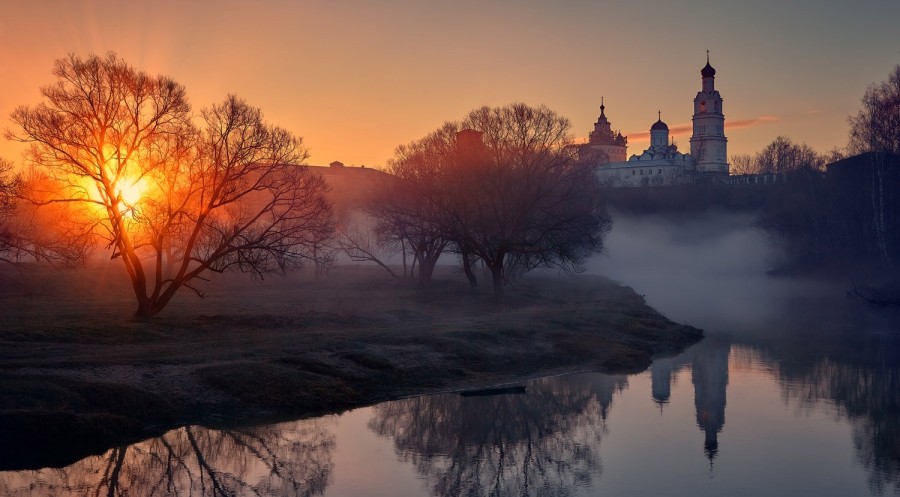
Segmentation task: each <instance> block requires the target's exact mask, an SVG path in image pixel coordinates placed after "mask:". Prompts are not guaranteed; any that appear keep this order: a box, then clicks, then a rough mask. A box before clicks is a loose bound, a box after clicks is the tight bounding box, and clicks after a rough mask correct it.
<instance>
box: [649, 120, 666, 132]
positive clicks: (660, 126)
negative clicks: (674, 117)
mask: <svg viewBox="0 0 900 497" xmlns="http://www.w3.org/2000/svg"><path fill="white" fill-rule="evenodd" d="M650 131H669V126H668V125H667V124H666V123H664V122H662V119H660V120H658V121H656V122H655V123H653V126H650Z"/></svg>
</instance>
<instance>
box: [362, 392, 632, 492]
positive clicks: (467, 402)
mask: <svg viewBox="0 0 900 497" xmlns="http://www.w3.org/2000/svg"><path fill="white" fill-rule="evenodd" d="M626 386H627V379H626V378H625V377H624V376H608V375H600V374H597V375H580V376H573V377H567V378H565V379H560V378H547V379H544V380H540V381H537V382H534V383H532V384H530V385H529V387H528V393H527V394H524V395H498V396H489V397H461V396H459V395H453V394H447V395H433V396H428V397H416V398H411V399H405V400H401V401H397V402H391V403H387V404H382V405H379V406H376V407H375V416H374V418H373V419H372V420H371V421H370V422H369V427H370V428H371V429H372V430H373V431H375V432H376V433H377V434H378V435H381V436H385V437H391V438H393V439H394V446H395V448H396V451H397V454H398V455H399V456H400V457H401V459H403V460H404V461H409V462H412V463H413V465H414V466H415V467H416V470H417V471H418V472H419V473H420V474H421V475H423V476H424V477H425V478H426V479H427V481H428V483H429V485H430V486H431V490H432V491H433V493H434V494H435V495H439V496H451V495H453V496H456V495H467V496H477V495H492V496H502V495H523V496H524V495H568V494H569V493H570V491H571V489H572V488H573V487H575V486H576V485H585V484H589V483H590V482H591V479H592V478H593V476H594V474H596V473H599V471H600V458H599V454H598V448H599V444H600V438H601V434H602V433H603V431H604V429H605V419H606V415H607V412H608V410H609V407H610V405H611V402H612V398H613V395H614V393H616V392H618V391H621V390H622V389H624V388H625V387H626Z"/></svg>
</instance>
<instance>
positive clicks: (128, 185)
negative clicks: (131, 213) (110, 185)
mask: <svg viewBox="0 0 900 497" xmlns="http://www.w3.org/2000/svg"><path fill="white" fill-rule="evenodd" d="M146 191H147V184H146V182H145V181H144V179H143V178H140V179H137V180H134V181H129V180H124V181H123V182H122V183H121V184H120V185H118V188H117V192H118V195H119V198H121V199H122V202H124V203H125V205H127V206H128V207H134V206H135V204H137V203H138V202H139V201H140V200H141V197H143V196H144V194H145V193H146Z"/></svg>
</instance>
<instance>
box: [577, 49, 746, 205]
mask: <svg viewBox="0 0 900 497" xmlns="http://www.w3.org/2000/svg"><path fill="white" fill-rule="evenodd" d="M700 77H701V81H702V86H701V89H700V91H699V92H697V96H696V97H694V116H693V133H692V135H691V140H690V144H691V146H690V153H682V152H680V151H679V150H678V146H677V145H676V144H675V142H674V140H673V141H670V139H669V126H668V125H667V124H666V123H664V122H663V121H662V116H661V114H660V115H659V116H657V117H658V119H657V121H656V122H655V123H653V125H652V126H651V127H650V147H649V148H647V149H646V150H644V151H643V152H642V153H640V154H635V155H632V156H631V157H630V158H629V159H628V160H627V161H626V160H625V157H626V155H627V152H626V150H627V146H628V138H627V137H625V136H623V135H622V134H621V133H619V132H613V131H612V126H611V124H610V122H609V119H608V118H607V117H606V112H605V110H606V106H605V105H603V104H602V99H601V105H600V118H599V119H598V120H597V122H596V123H595V124H594V131H593V132H591V135H590V139H589V140H588V143H585V144H583V145H579V146H578V155H579V160H581V161H584V162H588V163H592V164H594V165H595V170H596V174H597V177H598V178H599V179H600V181H601V183H602V184H603V185H605V186H610V187H628V186H663V185H675V184H684V183H694V182H697V181H704V180H710V179H712V178H715V177H720V176H727V175H728V161H727V157H728V155H727V145H728V139H727V138H726V137H725V115H724V114H723V113H722V96H721V95H720V94H719V92H718V91H717V90H716V89H715V79H716V70H715V69H713V67H712V66H711V65H709V55H708V54H707V60H706V66H705V67H704V68H703V69H702V70H701V71H700Z"/></svg>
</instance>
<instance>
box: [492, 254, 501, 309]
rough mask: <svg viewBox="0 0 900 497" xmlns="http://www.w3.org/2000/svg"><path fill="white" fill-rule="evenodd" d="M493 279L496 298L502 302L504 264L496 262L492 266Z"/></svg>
mask: <svg viewBox="0 0 900 497" xmlns="http://www.w3.org/2000/svg"><path fill="white" fill-rule="evenodd" d="M491 279H492V280H493V282H494V300H495V301H496V302H500V301H501V300H503V264H502V263H501V264H496V265H495V266H493V267H491Z"/></svg>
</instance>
